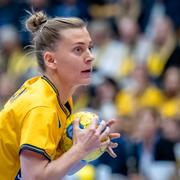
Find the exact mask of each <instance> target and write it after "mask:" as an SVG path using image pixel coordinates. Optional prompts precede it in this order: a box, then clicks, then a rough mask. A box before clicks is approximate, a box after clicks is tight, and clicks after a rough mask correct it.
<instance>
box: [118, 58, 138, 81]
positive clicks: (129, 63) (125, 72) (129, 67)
mask: <svg viewBox="0 0 180 180" xmlns="http://www.w3.org/2000/svg"><path fill="white" fill-rule="evenodd" d="M121 66H122V67H121V68H119V74H118V77H121V78H123V77H127V76H129V75H130V74H131V73H132V71H133V69H134V66H135V62H134V59H133V58H132V57H130V56H127V57H126V58H124V59H123V63H122V65H121Z"/></svg>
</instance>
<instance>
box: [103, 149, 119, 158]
mask: <svg viewBox="0 0 180 180" xmlns="http://www.w3.org/2000/svg"><path fill="white" fill-rule="evenodd" d="M106 151H107V152H108V154H109V155H110V156H111V157H113V158H116V157H117V155H116V153H115V152H114V151H113V150H112V148H110V147H108V148H107V149H106Z"/></svg>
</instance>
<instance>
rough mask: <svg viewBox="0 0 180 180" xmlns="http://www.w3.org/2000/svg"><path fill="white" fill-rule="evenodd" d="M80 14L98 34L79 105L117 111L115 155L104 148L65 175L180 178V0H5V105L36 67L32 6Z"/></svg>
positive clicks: (1, 60) (107, 113)
mask: <svg viewBox="0 0 180 180" xmlns="http://www.w3.org/2000/svg"><path fill="white" fill-rule="evenodd" d="M32 9H33V10H35V11H38V10H43V11H45V12H46V13H47V14H48V15H49V16H52V17H54V16H66V17H68V16H76V17H80V18H82V19H83V20H85V21H87V22H88V29H89V31H90V34H91V37H92V39H93V42H94V49H93V53H94V56H95V62H94V70H93V78H92V83H91V85H90V86H87V87H82V88H79V89H78V91H77V92H76V94H75V95H74V97H73V98H74V111H81V110H88V111H93V112H96V113H98V114H99V116H100V117H101V118H102V119H104V120H107V121H108V120H109V119H112V118H114V119H116V123H115V125H114V126H113V129H112V131H115V132H117V131H118V132H120V133H121V138H119V139H116V140H114V141H116V142H118V144H119V146H118V148H116V150H115V152H116V153H117V154H118V157H117V158H116V159H113V158H111V157H109V155H108V154H107V153H104V154H103V155H102V156H101V157H100V158H99V159H97V160H95V161H94V162H92V163H90V164H89V165H87V166H86V167H85V168H83V169H82V170H81V171H80V172H78V173H77V174H75V175H73V176H68V177H66V178H65V179H67V180H95V179H96V180H178V179H179V178H180V46H179V42H180V1H179V0H91V1H90V0H0V109H2V108H3V105H4V104H5V102H6V101H7V100H8V99H9V98H10V97H11V96H12V94H13V93H14V92H15V91H16V90H17V89H18V88H19V87H20V86H21V85H22V83H23V82H24V81H25V80H26V79H28V78H30V77H33V76H35V75H39V74H40V73H39V71H38V66H37V63H36V58H35V56H34V52H33V49H32V47H31V39H32V37H31V35H30V34H29V33H28V32H27V31H26V29H25V20H26V19H27V17H28V13H27V10H28V11H32Z"/></svg>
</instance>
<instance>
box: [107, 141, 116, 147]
mask: <svg viewBox="0 0 180 180" xmlns="http://www.w3.org/2000/svg"><path fill="white" fill-rule="evenodd" d="M108 147H110V148H116V147H118V143H113V142H111V143H110V144H109V146H108Z"/></svg>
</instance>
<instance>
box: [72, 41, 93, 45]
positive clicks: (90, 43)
mask: <svg viewBox="0 0 180 180" xmlns="http://www.w3.org/2000/svg"><path fill="white" fill-rule="evenodd" d="M78 44H79V45H86V43H84V42H75V43H74V44H73V45H78ZM89 45H93V42H92V41H90V42H89Z"/></svg>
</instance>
